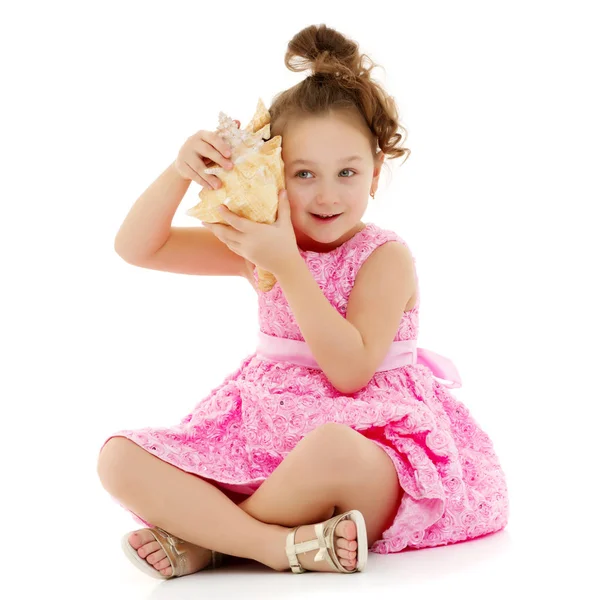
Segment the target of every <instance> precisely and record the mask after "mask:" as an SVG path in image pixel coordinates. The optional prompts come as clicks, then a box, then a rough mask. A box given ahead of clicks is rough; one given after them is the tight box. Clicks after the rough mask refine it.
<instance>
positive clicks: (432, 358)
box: [256, 331, 462, 388]
mask: <svg viewBox="0 0 600 600" xmlns="http://www.w3.org/2000/svg"><path fill="white" fill-rule="evenodd" d="M256 355H257V357H258V358H261V359H265V360H272V361H283V362H291V363H293V364H295V365H299V366H302V367H308V368H311V369H318V370H321V368H320V367H319V364H318V363H317V361H316V360H315V358H314V356H313V355H312V352H311V351H310V348H309V346H308V344H307V343H306V342H303V341H300V340H290V339H287V338H281V337H277V336H273V335H268V334H266V333H264V332H262V331H259V332H258V347H257V350H256ZM417 363H418V364H422V365H424V366H426V367H429V369H431V372H432V373H433V374H434V376H435V377H437V378H439V379H446V380H448V381H450V382H451V383H449V384H448V383H444V382H443V381H442V382H441V384H442V385H444V386H445V387H447V388H458V387H461V386H462V381H461V379H460V375H459V374H458V370H457V368H456V367H455V365H454V363H453V362H452V361H451V360H450V359H449V358H446V357H445V356H442V355H441V354H437V353H435V352H432V351H431V350H426V349H425V348H417V340H402V341H396V342H392V345H391V348H390V350H389V352H388V353H387V355H386V356H385V358H384V360H383V362H382V363H381V365H380V366H379V368H378V369H377V371H376V372H377V373H380V372H382V371H390V370H391V369H397V368H398V367H403V366H404V365H414V364H417Z"/></svg>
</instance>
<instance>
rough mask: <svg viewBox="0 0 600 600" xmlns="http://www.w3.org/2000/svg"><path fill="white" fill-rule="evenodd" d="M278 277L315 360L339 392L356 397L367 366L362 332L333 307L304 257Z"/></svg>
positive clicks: (299, 258)
mask: <svg viewBox="0 0 600 600" xmlns="http://www.w3.org/2000/svg"><path fill="white" fill-rule="evenodd" d="M276 276H277V280H278V281H279V285H280V286H281V289H282V291H283V293H284V294H285V297H286V299H287V301H288V304H289V305H290V308H291V309H292V312H293V314H294V317H295V318H296V321H297V323H298V326H299V327H300V331H301V332H302V335H303V337H304V339H305V340H306V343H307V344H308V345H309V347H310V350H311V352H312V354H313V356H314V357H315V360H316V361H317V363H318V364H319V366H320V367H321V369H323V372H324V373H325V375H326V376H327V378H328V379H329V381H330V382H331V384H332V385H333V386H334V387H335V388H336V389H337V390H338V391H339V392H341V393H342V394H352V393H354V392H355V391H356V383H355V382H356V374H360V373H362V372H363V371H364V364H365V348H364V345H363V341H362V337H361V334H360V332H359V331H358V329H357V328H356V327H355V326H354V325H352V323H350V322H349V321H347V320H346V319H345V318H344V317H343V316H342V315H340V313H339V312H338V311H337V310H336V309H335V308H334V307H333V306H332V305H331V304H330V303H329V300H327V298H326V297H325V295H324V294H323V292H322V291H321V288H320V287H319V284H318V283H317V282H316V281H315V279H314V277H313V276H312V273H311V272H310V270H309V269H308V267H307V266H306V263H305V262H304V259H303V258H302V256H300V255H298V257H297V258H296V259H294V260H293V261H290V262H289V263H288V265H287V266H286V268H285V269H282V270H281V271H280V272H279V273H277V274H276Z"/></svg>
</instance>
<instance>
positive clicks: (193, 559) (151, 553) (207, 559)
mask: <svg viewBox="0 0 600 600" xmlns="http://www.w3.org/2000/svg"><path fill="white" fill-rule="evenodd" d="M128 541H129V543H130V544H131V547H132V548H134V549H135V550H137V553H138V556H140V557H141V558H145V559H146V562H147V563H148V564H150V565H152V566H153V567H154V568H155V569H156V570H157V571H158V572H159V573H160V574H161V575H165V576H166V577H170V576H171V575H172V573H173V569H172V567H171V563H170V562H169V559H168V558H167V555H166V553H165V551H164V550H163V549H162V548H161V547H160V544H159V543H158V542H157V541H156V539H155V538H154V536H153V535H152V534H151V533H150V532H149V531H145V530H143V529H138V530H137V531H134V532H133V533H132V534H131V535H130V536H129V538H128ZM186 543H187V544H189V546H190V550H189V551H188V552H187V554H186V558H187V561H188V565H189V571H188V572H187V573H186V575H189V574H190V573H196V571H200V570H201V569H204V568H205V567H207V566H208V565H209V564H211V562H212V552H211V551H210V550H207V549H206V548H201V547H200V546H194V545H193V544H191V543H189V542H186Z"/></svg>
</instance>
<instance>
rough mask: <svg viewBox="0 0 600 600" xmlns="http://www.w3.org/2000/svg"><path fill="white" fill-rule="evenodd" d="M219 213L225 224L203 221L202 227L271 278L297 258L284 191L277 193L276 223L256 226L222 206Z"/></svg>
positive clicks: (297, 251) (287, 202)
mask: <svg viewBox="0 0 600 600" xmlns="http://www.w3.org/2000/svg"><path fill="white" fill-rule="evenodd" d="M219 213H220V214H221V218H222V219H223V220H224V221H226V222H227V223H228V225H222V224H220V223H205V222H202V224H203V225H204V226H205V227H206V228H207V229H209V230H210V231H212V232H213V233H214V234H215V236H217V238H219V239H220V240H221V241H222V242H223V243H224V244H226V245H227V247H228V248H229V249H230V250H232V251H233V252H235V253H236V254H239V255H240V256H243V257H244V258H245V259H247V260H249V261H250V262H251V263H253V264H254V265H256V266H258V267H261V268H262V269H264V270H265V271H268V272H269V273H272V274H273V275H275V277H277V274H278V273H279V272H280V271H281V270H282V268H284V267H285V266H286V264H287V263H289V262H290V260H292V259H294V258H295V257H296V256H299V255H300V252H299V250H298V243H297V241H296V234H295V233H294V228H293V226H292V220H291V217H290V204H289V201H288V198H287V192H286V190H281V191H280V192H279V205H278V207H277V220H276V221H275V222H274V223H272V224H267V223H256V222H254V221H251V220H250V219H245V218H244V217H240V216H239V215H236V214H235V213H233V212H231V211H230V210H229V209H228V208H227V207H226V206H225V205H221V206H220V207H219Z"/></svg>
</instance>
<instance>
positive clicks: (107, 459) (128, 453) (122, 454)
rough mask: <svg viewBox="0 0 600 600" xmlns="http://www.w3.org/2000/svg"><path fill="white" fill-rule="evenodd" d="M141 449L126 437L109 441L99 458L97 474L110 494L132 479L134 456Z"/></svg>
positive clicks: (118, 437)
mask: <svg viewBox="0 0 600 600" xmlns="http://www.w3.org/2000/svg"><path fill="white" fill-rule="evenodd" d="M139 451H140V447H139V446H138V445H137V444H136V443H135V442H132V441H131V440H128V439H127V438H125V437H121V436H116V437H113V438H111V439H109V440H108V441H107V442H106V443H105V444H104V447H103V448H102V449H101V451H100V455H99V456H98V465H97V468H96V470H97V473H98V477H99V478H100V481H101V483H102V486H103V487H104V489H105V490H106V491H107V492H109V493H114V492H116V491H117V490H118V489H119V488H120V487H121V486H122V485H123V484H124V483H125V482H127V481H128V480H130V479H131V468H132V463H133V460H132V456H133V455H134V454H135V453H136V452H139Z"/></svg>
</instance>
